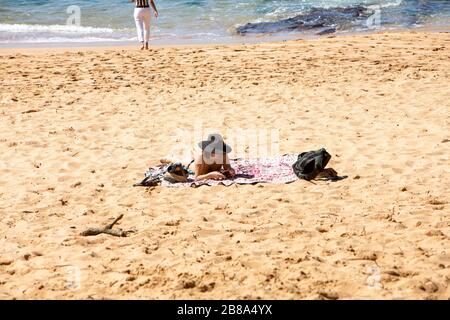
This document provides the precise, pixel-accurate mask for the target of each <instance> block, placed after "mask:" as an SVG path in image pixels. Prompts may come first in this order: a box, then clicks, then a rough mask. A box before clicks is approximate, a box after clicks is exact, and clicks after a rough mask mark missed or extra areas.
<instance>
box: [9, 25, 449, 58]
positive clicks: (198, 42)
mask: <svg viewBox="0 0 450 320" xmlns="http://www.w3.org/2000/svg"><path fill="white" fill-rule="evenodd" d="M405 32H406V33H409V32H413V33H414V32H419V33H442V32H444V33H445V32H450V26H448V27H442V26H440V27H432V26H422V27H416V28H390V29H381V30H375V31H374V30H363V31H345V32H336V33H332V34H328V35H316V34H307V33H305V34H295V33H293V34H282V35H269V34H261V35H247V36H237V35H231V36H228V37H222V38H220V39H217V40H210V39H182V38H181V39H180V38H178V39H156V40H154V41H152V40H150V43H149V44H150V47H153V48H161V47H191V46H192V47H198V46H215V45H255V44H263V43H281V42H289V41H308V40H317V39H325V38H335V37H336V38H345V37H353V36H365V35H371V34H390V33H405ZM134 46H138V44H137V43H136V42H135V41H131V40H129V41H95V42H81V41H80V42H76V41H74V42H66V43H60V42H39V43H28V42H27V43H20V42H19V43H1V44H0V52H1V51H5V50H6V51H7V50H23V49H25V50H28V49H38V50H40V49H70V50H71V49H74V50H76V49H88V48H131V47H134Z"/></svg>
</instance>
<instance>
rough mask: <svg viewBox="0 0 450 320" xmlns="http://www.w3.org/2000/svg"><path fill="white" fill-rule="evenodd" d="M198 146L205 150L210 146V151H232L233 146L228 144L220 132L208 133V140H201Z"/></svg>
mask: <svg viewBox="0 0 450 320" xmlns="http://www.w3.org/2000/svg"><path fill="white" fill-rule="evenodd" d="M198 146H199V147H200V148H201V149H202V150H205V149H206V148H207V147H208V150H209V151H213V150H214V152H216V153H230V152H231V147H230V146H229V145H227V144H226V143H225V142H224V141H223V138H222V136H221V135H220V134H218V133H215V134H210V135H208V140H205V141H201V142H200V143H199V144H198Z"/></svg>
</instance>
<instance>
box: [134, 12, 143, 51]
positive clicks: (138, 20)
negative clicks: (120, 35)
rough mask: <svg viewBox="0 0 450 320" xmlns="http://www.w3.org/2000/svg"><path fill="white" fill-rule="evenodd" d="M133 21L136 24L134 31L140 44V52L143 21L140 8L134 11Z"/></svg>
mask: <svg viewBox="0 0 450 320" xmlns="http://www.w3.org/2000/svg"><path fill="white" fill-rule="evenodd" d="M134 21H135V23H136V31H137V36H138V40H139V42H140V43H141V44H142V46H141V50H143V49H144V19H143V15H142V8H135V9H134Z"/></svg>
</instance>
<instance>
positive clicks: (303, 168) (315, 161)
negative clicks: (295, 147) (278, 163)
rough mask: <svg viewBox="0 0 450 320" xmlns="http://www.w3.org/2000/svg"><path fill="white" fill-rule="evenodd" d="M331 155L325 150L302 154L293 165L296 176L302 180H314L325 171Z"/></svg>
mask: <svg viewBox="0 0 450 320" xmlns="http://www.w3.org/2000/svg"><path fill="white" fill-rule="evenodd" d="M330 159H331V155H330V154H329V153H328V152H327V150H325V149H324V148H322V149H320V150H316V151H308V152H302V153H300V154H299V155H298V158H297V161H296V162H295V163H294V164H293V165H292V168H293V169H294V172H295V174H296V175H297V177H299V178H300V179H305V180H312V179H314V178H315V177H316V176H317V175H318V174H319V172H321V171H322V170H323V169H325V167H326V165H327V164H328V161H330Z"/></svg>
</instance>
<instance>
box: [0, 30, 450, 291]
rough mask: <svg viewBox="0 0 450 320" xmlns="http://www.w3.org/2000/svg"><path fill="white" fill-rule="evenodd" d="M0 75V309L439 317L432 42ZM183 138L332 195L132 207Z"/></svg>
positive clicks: (181, 52)
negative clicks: (208, 308)
mask: <svg viewBox="0 0 450 320" xmlns="http://www.w3.org/2000/svg"><path fill="white" fill-rule="evenodd" d="M0 63H1V68H0V74H1V77H0V78H1V84H0V114H1V116H0V213H1V219H0V234H1V237H0V247H1V248H2V249H1V251H0V299H36V298H44V299H47V298H52V299H55V298H58V299H75V298H76V299H91V298H93V299H450V204H449V202H450V191H449V190H450V169H449V164H450V162H449V151H450V122H449V121H450V118H449V110H450V90H449V83H450V33H446V32H409V31H408V32H398V33H395V32H392V33H377V34H370V35H353V36H343V37H330V38H322V39H314V40H306V41H305V40H298V41H287V42H279V43H263V44H251V45H203V46H178V47H176V46H175V47H173V46H172V47H171V46H161V47H152V48H151V50H149V51H147V52H145V51H144V52H141V51H138V50H136V48H135V47H109V48H86V49H75V48H70V49H46V48H40V49H2V50H0ZM198 120H201V121H203V122H204V123H207V124H208V127H212V128H216V129H217V130H220V131H221V132H226V131H227V129H230V128H263V129H267V130H271V129H278V130H279V152H280V153H281V154H284V153H300V152H302V151H308V150H315V149H318V148H321V147H325V148H326V149H327V150H328V151H329V152H330V153H331V155H332V159H331V161H330V163H329V166H330V167H333V168H334V169H335V170H336V171H337V172H338V173H339V174H342V175H348V178H347V179H344V180H342V181H338V182H325V181H316V182H314V183H310V182H307V181H300V180H299V181H296V182H294V183H291V184H286V185H271V184H260V185H253V186H236V185H233V186H230V187H224V186H214V187H200V188H183V189H173V188H162V187H155V188H142V187H139V188H136V187H135V188H133V187H132V185H133V183H135V182H137V181H139V180H140V179H142V177H143V174H144V172H145V170H146V169H147V168H148V167H149V166H151V165H155V164H157V163H158V160H159V159H160V158H162V157H165V156H166V155H167V154H170V153H171V151H172V149H173V146H174V145H175V144H176V143H177V142H179V141H177V139H176V138H174V137H176V133H177V132H178V131H177V130H178V129H185V130H190V128H192V126H193V124H194V123H195V122H196V121H198ZM225 138H226V137H225ZM120 214H123V215H124V217H123V219H122V220H121V221H120V222H119V223H118V224H117V227H120V228H123V229H124V230H132V231H134V232H133V233H130V234H129V236H128V237H122V238H119V237H113V236H110V235H105V234H101V235H98V236H94V237H83V236H81V235H80V232H82V231H83V230H84V229H86V228H88V227H98V226H102V225H105V224H107V223H109V222H111V221H112V220H113V219H114V218H115V217H117V216H119V215H120Z"/></svg>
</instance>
